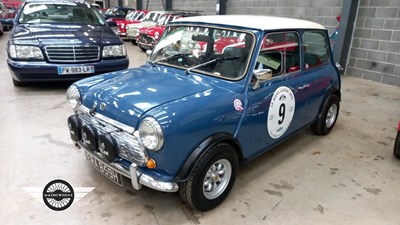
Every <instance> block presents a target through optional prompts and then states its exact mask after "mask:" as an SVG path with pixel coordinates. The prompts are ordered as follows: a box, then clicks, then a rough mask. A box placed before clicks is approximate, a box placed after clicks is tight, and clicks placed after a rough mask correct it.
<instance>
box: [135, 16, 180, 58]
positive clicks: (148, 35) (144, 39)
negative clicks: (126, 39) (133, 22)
mask: <svg viewBox="0 0 400 225" xmlns="http://www.w3.org/2000/svg"><path fill="white" fill-rule="evenodd" d="M179 17H181V16H176V15H166V16H165V18H164V19H163V20H161V21H159V22H158V23H157V25H156V26H155V27H143V28H139V35H138V36H137V37H136V43H137V44H138V46H139V48H140V49H142V50H143V51H146V50H148V49H153V47H154V45H155V44H156V43H157V41H158V39H159V38H160V37H161V35H162V33H163V32H164V29H165V26H166V25H167V24H168V23H169V22H171V21H172V20H174V19H176V18H179Z"/></svg>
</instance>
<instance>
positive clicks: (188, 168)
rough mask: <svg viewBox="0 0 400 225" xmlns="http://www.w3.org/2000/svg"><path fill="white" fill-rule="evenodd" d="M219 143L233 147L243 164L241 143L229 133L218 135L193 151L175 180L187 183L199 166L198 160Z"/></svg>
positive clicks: (206, 140)
mask: <svg viewBox="0 0 400 225" xmlns="http://www.w3.org/2000/svg"><path fill="white" fill-rule="evenodd" d="M219 143H226V144H229V145H230V146H232V148H233V149H234V150H235V152H236V155H237V157H238V160H239V163H241V162H243V154H242V148H241V145H240V143H239V141H238V140H237V139H236V138H234V137H233V136H232V135H231V134H229V133H216V134H213V135H211V136H209V137H208V138H206V139H204V140H203V141H202V142H201V143H200V144H199V145H198V146H197V147H196V148H195V149H194V151H192V153H191V154H190V155H189V157H188V158H187V159H186V161H185V163H184V164H183V166H182V167H181V168H180V169H179V171H178V172H177V173H176V175H175V180H176V181H177V182H182V181H186V180H187V179H188V178H189V177H190V174H191V173H192V172H193V169H194V168H195V166H196V165H197V163H198V159H200V158H201V157H202V156H203V155H204V154H205V153H206V152H207V151H208V150H209V149H211V148H212V147H214V146H215V145H217V144H219Z"/></svg>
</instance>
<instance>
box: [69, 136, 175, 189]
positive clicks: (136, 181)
mask: <svg viewBox="0 0 400 225" xmlns="http://www.w3.org/2000/svg"><path fill="white" fill-rule="evenodd" d="M76 146H77V147H79V148H83V149H84V150H85V152H86V154H90V155H92V156H93V157H95V158H96V159H97V160H99V161H101V162H102V163H104V164H107V165H109V166H110V167H112V169H113V170H114V171H115V172H117V173H120V174H121V175H123V176H124V177H126V178H128V179H130V180H131V185H132V187H133V189H135V190H140V189H141V188H142V185H144V186H146V187H149V188H152V189H155V190H158V191H163V192H176V191H178V188H179V187H178V184H176V183H171V182H164V181H159V180H156V179H154V178H153V177H151V176H149V175H147V174H144V173H143V172H141V171H140V169H139V167H138V165H136V164H135V163H131V165H130V166H129V169H126V168H125V166H124V165H122V164H120V163H118V162H114V163H109V162H107V160H105V159H104V156H103V155H102V154H101V153H100V152H91V151H90V150H88V149H87V148H86V147H85V145H84V144H82V143H81V142H77V143H76Z"/></svg>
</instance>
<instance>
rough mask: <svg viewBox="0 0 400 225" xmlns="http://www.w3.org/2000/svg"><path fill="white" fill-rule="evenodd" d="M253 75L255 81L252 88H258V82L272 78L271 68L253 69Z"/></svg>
mask: <svg viewBox="0 0 400 225" xmlns="http://www.w3.org/2000/svg"><path fill="white" fill-rule="evenodd" d="M254 77H255V78H256V83H255V84H254V86H253V89H254V90H255V89H258V88H260V82H263V81H267V80H269V79H271V78H272V70H271V69H260V70H254Z"/></svg>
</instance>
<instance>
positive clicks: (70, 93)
mask: <svg viewBox="0 0 400 225" xmlns="http://www.w3.org/2000/svg"><path fill="white" fill-rule="evenodd" d="M66 96H67V100H68V103H69V105H70V106H71V108H72V109H73V110H74V111H75V112H76V111H78V109H79V106H80V105H81V95H80V93H79V90H78V88H77V87H76V86H75V85H71V86H69V88H68V90H67V93H66Z"/></svg>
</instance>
